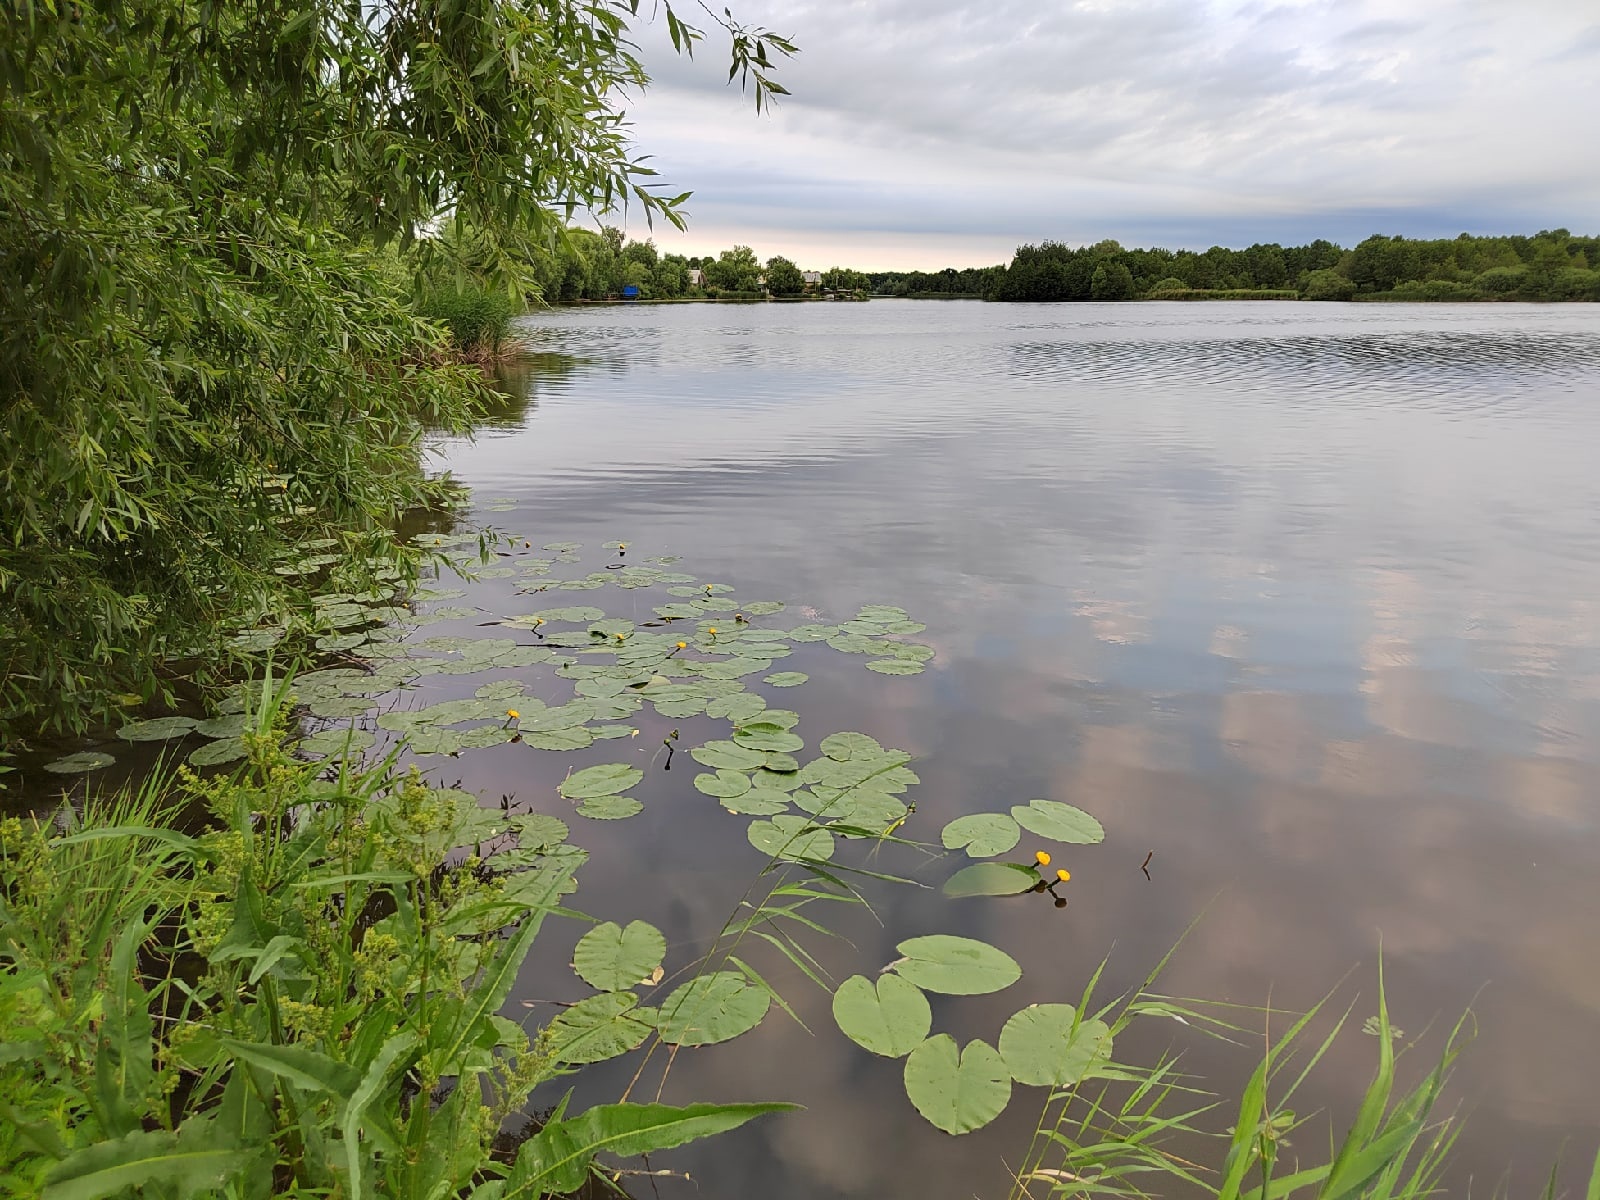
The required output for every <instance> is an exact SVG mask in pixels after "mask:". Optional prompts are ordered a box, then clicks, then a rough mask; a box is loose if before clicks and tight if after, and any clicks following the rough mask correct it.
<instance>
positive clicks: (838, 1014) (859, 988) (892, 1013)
mask: <svg viewBox="0 0 1600 1200" xmlns="http://www.w3.org/2000/svg"><path fill="white" fill-rule="evenodd" d="M833 1019H834V1022H835V1023H836V1024H837V1025H838V1026H839V1029H840V1031H841V1032H842V1033H843V1034H844V1035H845V1036H846V1037H847V1038H849V1039H850V1040H851V1041H853V1042H854V1043H856V1045H858V1046H861V1047H862V1048H863V1049H866V1050H870V1051H872V1053H874V1054H881V1055H883V1056H884V1057H885V1058H901V1057H903V1056H905V1055H907V1054H910V1053H911V1052H912V1051H913V1050H915V1049H916V1048H917V1047H918V1046H920V1045H921V1044H922V1042H923V1040H924V1039H925V1038H926V1037H927V1036H928V1030H929V1029H931V1028H932V1027H933V1009H932V1008H930V1007H929V1005H928V998H927V997H926V996H925V995H923V993H922V989H921V988H919V987H917V986H916V985H915V984H913V983H908V982H907V981H906V980H904V979H902V978H900V976H898V975H880V976H879V977H878V983H877V986H876V987H874V986H873V984H872V981H871V980H869V979H868V978H866V976H864V975H852V976H851V977H850V978H849V979H846V980H845V981H844V982H843V983H842V984H840V985H839V990H838V991H836V992H835V993H834V994H833Z"/></svg>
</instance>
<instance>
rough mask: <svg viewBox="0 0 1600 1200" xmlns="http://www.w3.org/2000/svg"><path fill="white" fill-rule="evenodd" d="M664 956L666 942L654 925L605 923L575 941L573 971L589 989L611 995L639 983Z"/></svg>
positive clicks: (638, 922)
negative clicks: (576, 943)
mask: <svg viewBox="0 0 1600 1200" xmlns="http://www.w3.org/2000/svg"><path fill="white" fill-rule="evenodd" d="M666 954H667V939H666V938H665V937H664V936H662V933H661V931H660V930H659V929H657V928H656V927H655V926H654V925H651V924H649V923H647V922H645V921H630V922H629V923H628V925H627V926H626V927H623V926H621V925H618V924H617V923H616V922H614V921H607V922H606V923H605V924H603V925H596V926H595V927H594V928H593V929H591V930H589V932H588V933H586V934H584V935H583V937H581V938H579V939H578V945H577V948H576V949H574V950H573V952H572V969H573V970H574V971H576V972H577V973H578V978H580V979H582V980H583V981H584V982H585V983H587V984H588V985H589V986H590V987H592V988H596V989H597V990H599V991H602V992H614V991H620V990H621V989H623V988H630V987H633V986H635V985H636V984H638V983H639V982H640V981H641V980H642V979H644V978H645V977H646V976H647V975H649V974H650V972H652V971H654V970H655V969H656V967H658V966H660V965H661V960H662V959H663V958H665V957H666Z"/></svg>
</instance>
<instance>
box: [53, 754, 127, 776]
mask: <svg viewBox="0 0 1600 1200" xmlns="http://www.w3.org/2000/svg"><path fill="white" fill-rule="evenodd" d="M116 761H117V760H116V759H115V758H113V757H112V756H111V755H109V754H105V753H103V752H101V751H99V750H77V751H74V752H73V753H71V754H68V755H66V756H65V757H62V758H58V759H56V760H55V761H54V762H47V763H45V765H44V769H45V770H46V771H49V772H51V773H53V774H56V775H86V774H88V773H89V772H90V771H98V770H101V769H102V768H104V767H109V766H110V765H111V764H112V763H114V762H116Z"/></svg>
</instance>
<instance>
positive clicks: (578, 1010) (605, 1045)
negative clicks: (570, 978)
mask: <svg viewBox="0 0 1600 1200" xmlns="http://www.w3.org/2000/svg"><path fill="white" fill-rule="evenodd" d="M637 1004H638V997H637V996H635V995H634V994H633V993H632V992H602V993H600V995H598V996H590V997H589V998H588V999H586V1000H580V1001H579V1002H578V1003H577V1004H574V1005H573V1006H572V1007H571V1008H569V1009H567V1010H566V1011H565V1012H563V1013H561V1014H560V1015H559V1016H557V1017H556V1018H555V1019H554V1020H553V1021H551V1022H550V1024H549V1025H547V1026H546V1027H545V1034H546V1036H547V1037H548V1038H549V1045H550V1054H551V1057H552V1058H554V1059H555V1061H557V1062H564V1063H594V1062H604V1061H605V1060H606V1059H608V1058H616V1057H617V1056H618V1055H622V1054H626V1053H627V1052H628V1051H629V1050H632V1049H634V1048H636V1047H637V1046H639V1045H640V1044H641V1043H643V1041H644V1040H645V1038H647V1037H649V1036H650V1026H649V1025H648V1024H646V1023H645V1022H644V1021H641V1020H639V1018H638V1017H637V1016H636V1015H635V1013H636V1005H637Z"/></svg>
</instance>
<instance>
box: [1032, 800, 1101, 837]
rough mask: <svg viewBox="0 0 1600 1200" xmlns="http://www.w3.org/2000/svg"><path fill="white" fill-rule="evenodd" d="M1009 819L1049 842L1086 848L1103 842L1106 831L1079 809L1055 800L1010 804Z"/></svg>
mask: <svg viewBox="0 0 1600 1200" xmlns="http://www.w3.org/2000/svg"><path fill="white" fill-rule="evenodd" d="M1011 816H1012V818H1013V819H1015V821H1016V822H1017V824H1018V825H1021V826H1022V827H1023V828H1024V829H1026V830H1027V831H1028V832H1029V833H1036V834H1038V835H1039V836H1040V837H1042V838H1049V839H1050V840H1051V841H1053V842H1066V843H1068V844H1070V845H1090V844H1093V843H1095V842H1103V841H1105V840H1106V831H1105V829H1104V828H1103V827H1102V826H1101V824H1100V822H1099V821H1097V820H1095V819H1094V818H1093V817H1091V816H1090V815H1089V814H1088V813H1086V812H1084V811H1083V809H1081V808H1074V807H1072V805H1070V804H1063V803H1061V801H1059V800H1030V801H1028V802H1027V803H1026V804H1014V805H1012V807H1011Z"/></svg>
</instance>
